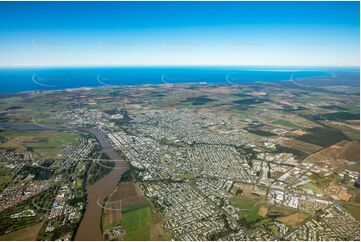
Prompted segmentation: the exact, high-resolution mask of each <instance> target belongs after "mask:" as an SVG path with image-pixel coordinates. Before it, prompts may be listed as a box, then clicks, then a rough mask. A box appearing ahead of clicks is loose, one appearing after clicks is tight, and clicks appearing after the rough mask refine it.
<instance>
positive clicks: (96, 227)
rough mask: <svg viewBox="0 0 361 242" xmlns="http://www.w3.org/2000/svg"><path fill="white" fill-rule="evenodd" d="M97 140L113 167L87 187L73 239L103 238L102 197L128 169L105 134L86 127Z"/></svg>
mask: <svg viewBox="0 0 361 242" xmlns="http://www.w3.org/2000/svg"><path fill="white" fill-rule="evenodd" d="M87 131H88V132H90V133H92V134H93V135H94V136H96V137H97V139H98V140H99V142H100V144H101V146H102V151H103V152H104V153H105V154H107V155H108V156H109V158H110V159H112V160H120V161H115V166H114V168H113V169H112V170H111V171H110V172H109V173H108V174H107V175H106V176H104V177H103V178H102V179H100V180H99V181H97V182H96V183H94V184H92V185H90V186H88V187H87V206H86V210H85V214H84V216H83V219H82V221H81V223H80V226H79V228H78V230H77V232H76V235H75V240H103V237H102V233H101V230H100V224H101V210H102V209H101V206H99V205H102V202H103V201H104V199H105V198H106V197H107V196H109V195H110V193H111V192H112V191H113V190H114V189H115V188H116V186H117V184H118V182H119V179H120V176H121V175H122V174H123V173H124V172H125V171H126V170H127V169H128V165H127V163H126V162H125V161H123V160H122V158H121V157H120V156H119V155H118V154H117V153H116V152H115V150H114V149H113V147H112V146H111V145H110V143H109V141H108V139H107V138H106V136H105V135H104V134H103V133H102V132H100V131H99V130H95V129H88V130H87Z"/></svg>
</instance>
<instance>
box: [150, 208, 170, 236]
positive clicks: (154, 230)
mask: <svg viewBox="0 0 361 242" xmlns="http://www.w3.org/2000/svg"><path fill="white" fill-rule="evenodd" d="M152 219H153V225H152V227H151V228H150V240H151V241H159V240H171V236H170V234H169V233H167V232H166V231H165V230H164V229H163V227H162V222H163V216H162V214H161V213H159V212H155V213H152Z"/></svg>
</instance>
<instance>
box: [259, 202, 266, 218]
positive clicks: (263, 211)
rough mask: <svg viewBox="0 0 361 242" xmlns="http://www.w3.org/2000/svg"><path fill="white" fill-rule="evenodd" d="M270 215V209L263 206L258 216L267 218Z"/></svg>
mask: <svg viewBox="0 0 361 242" xmlns="http://www.w3.org/2000/svg"><path fill="white" fill-rule="evenodd" d="M267 214H268V207H267V206H265V205H262V206H261V207H260V208H259V210H258V215H259V216H262V217H266V216H267Z"/></svg>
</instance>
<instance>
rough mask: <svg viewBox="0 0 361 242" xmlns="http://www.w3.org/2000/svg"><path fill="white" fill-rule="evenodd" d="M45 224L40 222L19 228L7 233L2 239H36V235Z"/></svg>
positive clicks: (0, 238)
mask: <svg viewBox="0 0 361 242" xmlns="http://www.w3.org/2000/svg"><path fill="white" fill-rule="evenodd" d="M42 225H43V224H42V223H38V224H35V225H32V226H29V227H27V228H23V229H20V230H17V231H15V232H12V233H9V234H5V235H3V236H1V237H0V241H4V240H13V241H24V240H25V241H32V240H36V236H37V235H38V233H39V230H40V228H41V226H42Z"/></svg>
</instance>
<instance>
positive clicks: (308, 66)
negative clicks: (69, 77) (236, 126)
mask: <svg viewBox="0 0 361 242" xmlns="http://www.w3.org/2000/svg"><path fill="white" fill-rule="evenodd" d="M107 67H115V68H117V67H118V68H123V67H148V68H152V67H153V68H156V67H278V68H357V69H360V65H317V66H316V65H242V64H241V65H237V64H234V65H231V64H224V65H222V64H219V65H217V64H197V65H194V64H191V65H186V64H179V65H166V64H165V65H161V64H159V65H148V64H139V65H27V64H14V65H2V64H0V68H107Z"/></svg>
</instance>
